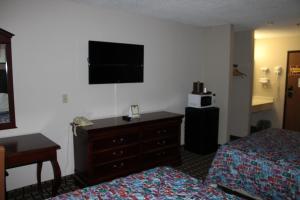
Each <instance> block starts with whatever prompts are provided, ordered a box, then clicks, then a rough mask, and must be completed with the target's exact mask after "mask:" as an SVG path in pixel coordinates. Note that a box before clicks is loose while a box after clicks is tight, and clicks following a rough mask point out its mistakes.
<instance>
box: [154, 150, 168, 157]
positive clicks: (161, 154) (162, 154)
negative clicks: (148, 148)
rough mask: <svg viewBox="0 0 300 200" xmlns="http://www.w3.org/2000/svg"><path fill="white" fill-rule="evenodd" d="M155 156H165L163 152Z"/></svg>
mask: <svg viewBox="0 0 300 200" xmlns="http://www.w3.org/2000/svg"><path fill="white" fill-rule="evenodd" d="M156 155H157V156H164V155H166V152H164V151H163V152H159V153H157V154H156Z"/></svg>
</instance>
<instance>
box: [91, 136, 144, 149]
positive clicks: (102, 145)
mask: <svg viewBox="0 0 300 200" xmlns="http://www.w3.org/2000/svg"><path fill="white" fill-rule="evenodd" d="M138 140H139V134H138V133H123V134H118V135H112V136H111V137H105V138H101V139H100V138H98V139H95V140H94V141H93V143H92V149H93V152H95V151H101V150H107V149H110V148H114V147H117V146H122V145H129V144H134V143H137V142H138Z"/></svg>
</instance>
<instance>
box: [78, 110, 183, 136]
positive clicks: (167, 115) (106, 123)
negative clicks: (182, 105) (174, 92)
mask: <svg viewBox="0 0 300 200" xmlns="http://www.w3.org/2000/svg"><path fill="white" fill-rule="evenodd" d="M183 116H184V115H182V114H176V113H171V112H165V111H161V112H152V113H144V114H141V116H140V118H133V119H131V121H125V120H123V119H122V117H121V116H120V117H111V118H105V119H96V120H92V122H93V123H94V124H93V125H90V126H82V127H78V128H80V129H82V130H85V131H90V130H95V129H101V128H110V127H118V126H126V125H132V124H138V123H143V122H150V121H156V120H163V119H174V118H179V119H182V118H183Z"/></svg>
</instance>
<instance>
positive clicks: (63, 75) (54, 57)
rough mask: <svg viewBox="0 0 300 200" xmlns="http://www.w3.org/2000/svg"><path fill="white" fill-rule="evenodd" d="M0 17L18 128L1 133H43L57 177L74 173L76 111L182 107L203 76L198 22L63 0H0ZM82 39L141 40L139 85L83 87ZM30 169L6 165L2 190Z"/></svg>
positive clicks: (100, 113) (26, 181) (24, 178)
mask: <svg viewBox="0 0 300 200" xmlns="http://www.w3.org/2000/svg"><path fill="white" fill-rule="evenodd" d="M0 19H1V21H0V27H1V28H3V29H6V30H8V31H11V32H12V33H14V34H15V37H13V39H12V55H13V75H14V92H15V107H16V123H17V127H18V128H16V129H12V130H3V131H1V133H0V137H9V136H14V135H22V134H29V133H35V132H42V133H43V134H44V135H46V136H47V137H49V138H50V139H52V140H53V141H55V142H56V143H58V144H59V145H60V146H61V150H59V151H58V161H59V164H60V167H61V170H62V175H68V174H72V173H73V172H74V164H73V163H74V162H73V147H72V146H73V140H72V133H71V129H70V126H69V123H70V122H71V121H72V119H73V118H74V117H75V116H77V115H85V116H87V117H88V118H91V119H93V118H104V117H108V116H114V115H124V114H127V110H128V107H129V105H131V104H139V105H140V108H141V111H142V112H150V111H156V110H167V111H172V112H178V113H184V108H185V106H186V103H187V94H188V93H189V92H190V91H191V90H192V82H193V81H196V80H200V81H203V80H201V77H203V76H201V73H203V72H202V70H203V55H204V54H203V51H204V48H205V46H204V45H203V43H204V41H203V40H204V37H203V29H201V28H197V27H193V26H189V25H182V24H179V23H175V22H171V21H167V20H159V19H156V18H150V17H143V16H139V15H135V14H129V13H124V12H120V11H112V10H108V9H104V8H101V7H98V6H95V5H88V4H83V3H78V2H76V1H69V0H52V1H47V0H22V1H18V0H2V1H1V6H0ZM88 40H99V41H113V42H124V43H137V44H143V45H145V49H144V50H145V57H144V58H145V59H144V60H145V62H144V67H145V68H144V69H145V70H144V76H145V77H144V83H135V84H118V85H114V84H104V85H89V84H88V64H87V56H88ZM212 89H214V88H212ZM63 94H67V95H68V97H69V102H68V103H66V104H63V102H62V95H63ZM182 127H183V126H182ZM182 133H183V131H182ZM182 141H183V140H182ZM35 170H36V166H34V165H31V166H26V167H20V168H16V169H11V170H9V174H10V175H9V176H8V177H7V188H8V190H11V189H14V188H19V187H22V186H25V185H30V184H33V183H35V182H36V172H35ZM52 177H53V173H52V168H51V166H50V163H46V164H44V167H43V171H42V180H48V179H52Z"/></svg>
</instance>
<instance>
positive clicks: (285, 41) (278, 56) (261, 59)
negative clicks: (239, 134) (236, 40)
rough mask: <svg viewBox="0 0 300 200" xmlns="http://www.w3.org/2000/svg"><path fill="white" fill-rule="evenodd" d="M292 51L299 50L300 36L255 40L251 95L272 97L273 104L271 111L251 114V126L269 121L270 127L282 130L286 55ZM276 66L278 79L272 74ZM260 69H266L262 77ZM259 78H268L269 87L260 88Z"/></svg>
mask: <svg viewBox="0 0 300 200" xmlns="http://www.w3.org/2000/svg"><path fill="white" fill-rule="evenodd" d="M293 50H300V36H293V37H278V38H268V39H256V40H255V67H254V79H253V95H255V96H265V97H273V98H274V104H273V109H272V110H268V111H262V112H257V113H252V115H251V124H252V125H256V123H257V122H258V121H259V120H270V121H271V122H272V127H276V128H282V123H283V111H284V94H285V82H286V67H287V66H286V65H287V53H288V51H293ZM276 66H281V67H282V75H280V76H279V77H278V76H277V75H275V72H274V70H275V67H276ZM261 67H268V68H269V73H267V74H266V75H264V74H263V72H262V71H261V69H260V68H261ZM260 77H268V78H269V79H270V85H268V87H262V85H261V83H259V81H258V80H259V78H260Z"/></svg>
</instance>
